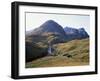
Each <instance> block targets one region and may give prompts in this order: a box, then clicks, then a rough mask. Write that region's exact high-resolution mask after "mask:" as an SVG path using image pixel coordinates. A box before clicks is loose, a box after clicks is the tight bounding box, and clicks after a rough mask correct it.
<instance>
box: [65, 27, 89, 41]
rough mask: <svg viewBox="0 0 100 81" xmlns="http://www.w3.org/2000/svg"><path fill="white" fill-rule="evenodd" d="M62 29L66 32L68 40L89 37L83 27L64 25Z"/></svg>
mask: <svg viewBox="0 0 100 81" xmlns="http://www.w3.org/2000/svg"><path fill="white" fill-rule="evenodd" d="M64 31H65V32H66V36H67V37H68V39H69V40H73V39H84V38H88V37H89V35H88V33H87V32H86V31H85V29H84V28H79V29H76V28H71V27H65V28H64Z"/></svg>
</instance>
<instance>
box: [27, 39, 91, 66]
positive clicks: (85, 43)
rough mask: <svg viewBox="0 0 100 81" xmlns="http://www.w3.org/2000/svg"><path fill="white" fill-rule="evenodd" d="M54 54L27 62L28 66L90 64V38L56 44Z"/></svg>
mask: <svg viewBox="0 0 100 81" xmlns="http://www.w3.org/2000/svg"><path fill="white" fill-rule="evenodd" d="M53 48H54V49H55V51H54V52H53V53H54V56H45V57H42V58H39V59H36V60H33V61H31V62H27V63H26V68H33V67H56V66H80V65H88V64H89V39H88V38H87V39H81V40H72V41H69V42H66V43H59V44H54V45H53Z"/></svg>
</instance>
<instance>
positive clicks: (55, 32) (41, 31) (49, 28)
mask: <svg viewBox="0 0 100 81" xmlns="http://www.w3.org/2000/svg"><path fill="white" fill-rule="evenodd" d="M30 36H31V37H33V38H37V37H38V36H39V38H41V37H42V38H43V37H44V38H46V39H45V40H47V39H49V38H48V37H51V38H53V39H54V40H53V42H54V41H55V42H63V41H64V40H66V39H67V36H66V33H65V31H64V29H63V27H62V26H61V25H59V24H58V23H57V22H55V21H54V20H48V21H46V22H44V23H43V24H42V25H40V27H38V28H36V29H34V30H31V31H30V32H29V31H28V32H26V37H30ZM40 36H41V37H40ZM42 38H41V39H42ZM33 40H34V39H33ZM48 41H49V40H48ZM51 41H52V40H51Z"/></svg>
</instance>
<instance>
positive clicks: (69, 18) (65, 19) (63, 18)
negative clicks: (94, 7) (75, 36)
mask: <svg viewBox="0 0 100 81" xmlns="http://www.w3.org/2000/svg"><path fill="white" fill-rule="evenodd" d="M25 16H26V31H29V30H33V29H35V28H37V27H39V26H40V25H42V24H43V23H44V22H46V21H47V20H54V21H55V22H57V23H58V24H60V25H61V26H62V27H63V28H64V27H66V26H68V27H72V28H82V27H83V28H84V29H85V30H86V31H87V33H88V34H90V31H89V28H90V16H89V15H78V14H51V13H26V14H25Z"/></svg>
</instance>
